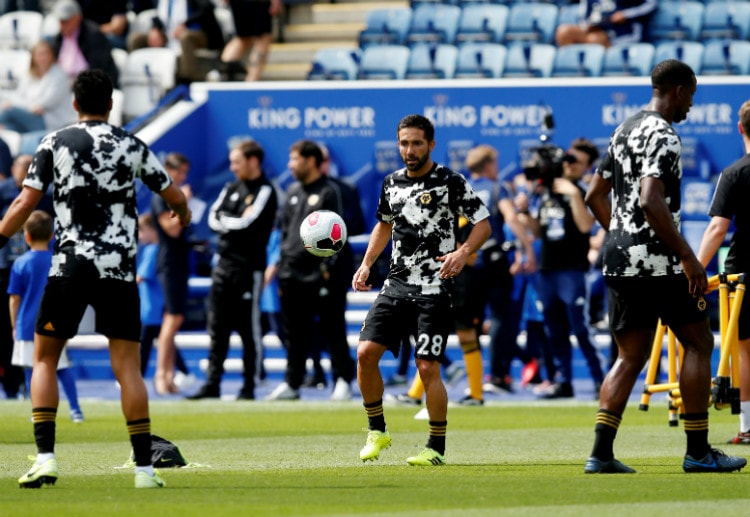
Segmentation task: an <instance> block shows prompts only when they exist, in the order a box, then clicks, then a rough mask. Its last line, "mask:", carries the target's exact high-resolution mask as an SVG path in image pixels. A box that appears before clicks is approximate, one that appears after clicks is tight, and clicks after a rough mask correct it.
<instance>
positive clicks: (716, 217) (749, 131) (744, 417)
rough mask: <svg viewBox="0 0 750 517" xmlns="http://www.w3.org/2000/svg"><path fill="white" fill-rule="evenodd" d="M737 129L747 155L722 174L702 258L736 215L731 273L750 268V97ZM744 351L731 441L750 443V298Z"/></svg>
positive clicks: (744, 314)
mask: <svg viewBox="0 0 750 517" xmlns="http://www.w3.org/2000/svg"><path fill="white" fill-rule="evenodd" d="M739 117H740V121H739V122H738V123H737V129H738V130H739V133H740V135H741V136H742V144H743V146H744V149H745V155H744V156H743V157H742V158H740V159H739V160H737V161H736V162H734V163H733V164H732V165H730V166H729V167H727V168H726V169H725V170H724V171H723V172H722V173H721V176H719V181H718V183H717V184H716V191H715V193H714V197H713V200H712V201H711V208H710V209H709V212H708V213H709V215H710V216H711V222H709V223H708V227H707V228H706V231H705V233H704V234H703V241H702V242H701V246H700V249H699V250H698V260H700V261H701V263H702V264H703V265H704V266H705V265H707V264H708V263H709V262H710V261H711V258H712V257H713V256H714V255H715V254H716V251H717V250H718V249H719V246H720V245H721V243H722V242H724V237H725V236H726V234H727V231H728V230H729V225H730V224H731V222H732V219H734V226H735V232H734V234H733V235H732V242H731V244H730V245H729V253H728V255H727V258H726V260H725V262H724V271H725V272H726V273H728V274H736V273H748V272H750V247H749V246H750V240H748V237H747V232H748V230H750V206H749V205H748V204H747V199H748V196H749V195H750V100H747V101H745V102H744V103H743V104H742V106H741V107H740V111H739ZM738 337H739V340H740V343H739V355H740V358H739V359H740V431H739V433H737V435H736V436H734V437H733V438H732V439H730V440H729V443H735V444H744V445H750V302H746V303H743V304H742V309H741V311H740V320H739V336H738Z"/></svg>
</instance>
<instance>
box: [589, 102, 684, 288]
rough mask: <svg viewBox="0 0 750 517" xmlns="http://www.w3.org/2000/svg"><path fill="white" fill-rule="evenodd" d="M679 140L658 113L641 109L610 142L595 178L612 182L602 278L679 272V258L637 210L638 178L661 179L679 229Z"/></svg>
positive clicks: (670, 209) (680, 146)
mask: <svg viewBox="0 0 750 517" xmlns="http://www.w3.org/2000/svg"><path fill="white" fill-rule="evenodd" d="M681 149H682V145H681V142H680V137H679V136H678V135H677V133H676V132H675V130H674V128H672V126H671V124H669V123H668V122H667V121H666V120H664V118H663V117H662V116H661V115H660V114H659V113H656V112H652V111H641V112H639V113H637V114H635V115H633V116H632V117H630V118H629V119H627V120H626V121H625V122H623V123H622V124H621V125H620V126H619V127H618V128H617V129H616V130H615V132H614V133H613V135H612V138H611V139H610V143H609V149H608V150H607V154H606V155H605V157H604V158H603V159H602V161H601V164H600V165H599V170H598V171H597V172H598V174H601V175H602V177H603V178H604V179H606V180H609V181H611V183H612V219H611V222H610V225H609V239H607V242H606V244H605V248H604V267H603V272H604V274H605V275H610V276H626V277H654V276H665V275H675V274H680V273H682V265H681V264H680V259H679V257H678V256H677V255H676V254H675V253H674V252H673V251H671V250H670V249H669V248H668V247H667V246H665V245H664V243H663V242H661V240H659V239H658V238H657V237H656V235H655V233H654V231H653V230H652V229H651V227H650V226H649V224H648V222H647V221H646V216H645V214H644V212H643V210H642V208H641V203H640V195H641V180H642V179H643V178H646V177H654V178H659V179H660V180H661V181H663V182H664V189H665V190H664V195H665V198H666V202H667V205H668V207H669V211H670V212H671V213H672V220H673V221H674V225H675V228H677V229H679V228H680V182H681V180H682V162H681V159H680V154H681Z"/></svg>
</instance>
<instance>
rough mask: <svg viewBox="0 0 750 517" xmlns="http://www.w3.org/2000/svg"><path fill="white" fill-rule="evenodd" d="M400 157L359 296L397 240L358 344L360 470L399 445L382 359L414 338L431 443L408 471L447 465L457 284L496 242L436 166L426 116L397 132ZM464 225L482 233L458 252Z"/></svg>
mask: <svg viewBox="0 0 750 517" xmlns="http://www.w3.org/2000/svg"><path fill="white" fill-rule="evenodd" d="M396 134H397V138H398V147H399V153H400V154H401V159H402V160H403V162H404V165H405V166H406V167H405V168H403V169H399V170H397V171H395V172H393V173H391V174H389V175H388V176H386V178H385V180H384V181H383V187H382V190H381V193H380V201H379V203H378V208H377V213H376V217H377V220H378V221H377V223H376V224H375V227H374V228H373V230H372V233H371V235H370V242H369V243H368V245H367V251H366V252H365V255H364V257H363V260H362V264H361V265H360V266H359V268H358V269H357V271H356V272H355V273H354V277H353V279H352V288H353V289H354V290H355V291H367V290H369V289H371V288H372V286H371V285H368V284H367V280H368V278H369V276H370V268H371V267H372V266H373V264H374V263H375V261H376V260H377V258H378V256H379V255H380V254H381V253H382V252H383V250H384V249H385V248H386V246H387V245H388V243H389V242H390V241H391V239H393V246H392V252H391V262H390V270H389V272H388V275H387V278H386V280H385V282H384V284H383V288H382V290H381V291H380V293H379V294H378V296H377V298H376V300H375V302H374V303H373V305H372V307H371V308H370V310H369V312H368V314H367V317H366V318H365V322H364V324H363V325H362V331H361V332H360V337H359V347H358V349H357V359H358V361H357V381H358V382H359V389H360V391H361V393H362V398H363V399H364V406H365V411H366V413H367V418H368V421H369V432H368V434H367V443H366V444H365V446H364V448H363V449H362V450H361V451H360V453H359V457H360V459H361V460H362V461H368V460H374V459H377V458H378V457H379V456H380V451H381V450H382V449H386V448H388V447H390V445H391V436H390V434H389V432H388V429H387V427H386V422H385V416H384V413H383V391H384V388H383V377H382V376H381V374H380V368H379V363H380V359H381V358H382V357H383V354H384V353H385V351H386V350H390V351H391V353H393V354H394V355H397V354H398V352H399V350H400V348H401V340H402V339H403V337H404V336H405V335H409V334H411V335H413V336H414V337H415V342H416V347H415V358H416V365H417V370H418V371H419V375H420V377H421V378H422V382H423V383H424V387H425V393H426V405H427V411H428V413H429V416H430V419H429V425H430V435H429V438H428V440H427V446H426V447H425V449H424V450H423V451H422V452H420V453H419V454H418V455H416V456H412V457H409V458H407V460H406V461H407V463H408V464H410V465H424V466H429V465H444V464H445V455H444V454H445V433H446V429H447V427H448V422H447V413H448V395H447V392H446V390H445V386H444V385H443V381H442V379H441V376H440V361H439V360H440V358H441V357H442V356H443V355H444V354H445V348H446V345H447V342H448V335H449V334H451V333H452V332H453V330H454V319H453V314H452V312H451V295H450V292H451V283H452V281H453V278H455V277H456V275H458V274H459V273H460V272H461V270H462V269H463V268H464V266H465V265H466V261H467V260H468V259H469V257H470V256H471V255H472V254H473V253H475V252H476V251H477V250H478V249H479V248H480V247H481V246H482V244H483V243H484V242H485V241H486V240H487V237H489V235H490V223H489V221H488V218H489V215H490V213H489V211H488V210H487V207H486V206H485V205H484V203H483V202H482V200H481V199H480V198H479V196H477V195H476V193H475V192H474V191H473V190H472V189H471V187H470V186H469V184H468V182H467V181H466V179H465V178H464V177H463V176H461V175H460V174H458V173H456V172H453V171H451V170H450V169H447V168H446V167H443V166H442V165H439V164H437V163H435V162H433V161H432V158H431V156H430V155H431V152H432V150H433V149H434V148H435V140H434V136H435V128H434V127H433V125H432V123H431V122H430V121H429V120H428V119H427V118H425V117H423V116H421V115H407V116H406V117H404V118H403V119H401V121H400V122H399V124H398V128H397V133H396ZM459 216H463V217H465V218H466V219H467V220H468V221H469V222H470V223H471V224H473V225H474V228H473V229H472V231H471V233H470V234H469V236H468V237H467V238H466V242H464V243H463V244H462V245H461V246H460V247H458V248H456V236H455V226H456V221H457V218H458V217H459Z"/></svg>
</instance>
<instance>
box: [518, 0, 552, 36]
mask: <svg viewBox="0 0 750 517" xmlns="http://www.w3.org/2000/svg"><path fill="white" fill-rule="evenodd" d="M557 13H558V8H557V6H556V5H554V4H543V3H538V2H529V3H515V4H513V5H511V6H510V12H509V14H508V27H507V29H506V30H505V43H506V44H508V43H510V42H514V41H528V42H536V43H552V41H553V39H554V37H555V29H556V27H557Z"/></svg>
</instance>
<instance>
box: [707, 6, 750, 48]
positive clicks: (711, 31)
mask: <svg viewBox="0 0 750 517" xmlns="http://www.w3.org/2000/svg"><path fill="white" fill-rule="evenodd" d="M748 38H750V2H735V1H728V2H711V3H709V4H706V9H705V11H704V13H703V28H702V29H701V33H700V39H701V40H703V41H708V40H711V39H737V40H742V39H744V40H746V39H748Z"/></svg>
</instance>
